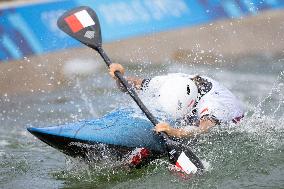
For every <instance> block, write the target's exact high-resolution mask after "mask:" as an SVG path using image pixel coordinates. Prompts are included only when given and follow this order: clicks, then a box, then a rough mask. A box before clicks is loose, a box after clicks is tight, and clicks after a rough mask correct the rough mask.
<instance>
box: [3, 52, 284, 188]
mask: <svg viewBox="0 0 284 189" xmlns="http://www.w3.org/2000/svg"><path fill="white" fill-rule="evenodd" d="M127 68H128V69H127V71H128V73H133V75H138V76H143V77H151V76H153V75H156V74H161V73H167V72H185V73H201V74H205V75H208V76H211V77H213V78H214V79H216V80H218V81H221V82H222V83H223V84H224V85H225V86H227V87H228V88H230V89H231V90H232V91H233V93H235V94H236V95H237V96H238V97H239V98H240V99H241V100H242V102H243V103H244V106H245V107H246V109H247V111H246V118H245V119H244V120H243V121H242V122H241V124H240V125H238V126H235V125H229V126H222V125H221V126H219V127H216V128H214V129H212V131H211V132H210V133H208V134H205V135H203V136H201V137H200V138H199V141H198V143H197V144H196V146H194V151H195V153H196V154H197V155H198V156H199V157H200V158H201V159H202V161H204V162H205V164H206V167H207V169H206V173H205V174H204V175H203V176H201V177H197V178H193V179H192V180H181V179H180V178H178V177H176V176H175V175H173V174H172V173H171V172H170V171H169V170H168V168H167V167H168V163H167V159H159V160H156V161H155V162H152V163H151V165H149V166H148V167H145V168H142V169H138V170H125V169H119V168H111V169H109V168H106V167H107V166H108V165H104V164H101V165H95V164H91V165H89V164H86V163H84V162H82V161H81V160H78V159H71V158H69V157H67V156H65V155H63V154H62V153H61V152H58V151H57V150H55V149H53V148H51V147H49V146H47V145H45V144H44V143H42V142H40V141H39V140H37V139H36V138H34V137H33V136H32V135H31V134H29V133H28V132H27V131H26V128H27V127H28V126H29V125H34V126H49V125H54V124H62V123H66V122H74V121H78V120H82V119H91V118H95V117H100V116H102V115H104V114H105V113H107V112H108V111H110V110H112V109H114V108H116V107H119V106H122V105H125V104H127V103H131V100H130V98H129V97H128V96H127V95H125V94H122V93H120V92H119V91H118V90H117V89H115V84H114V82H113V81H112V80H111V79H110V78H109V76H108V75H107V73H106V70H105V68H104V67H103V66H102V67H98V68H97V71H96V73H95V74H93V75H92V76H89V77H77V78H73V79H71V81H70V83H69V85H68V86H66V87H64V88H61V89H58V90H56V91H52V92H44V91H42V92H37V93H30V94H26V95H21V96H20V95H19V96H9V95H3V96H1V98H0V101H1V111H0V120H1V126H0V188H15V189H17V188H22V187H23V186H24V187H25V188H31V189H32V188H218V189H219V188H279V189H280V188H284V154H283V151H284V141H283V136H284V123H283V122H284V116H283V113H284V60H283V59H281V57H269V56H251V57H244V58H241V59H238V60H234V61H233V62H232V63H229V62H228V61H225V62H223V63H216V64H214V65H188V64H187V65H186V64H177V63H172V62H171V63H170V62H168V63H166V64H164V65H151V64H149V63H148V64H146V65H143V66H142V65H131V66H128V67H127ZM114 164H115V163H114Z"/></svg>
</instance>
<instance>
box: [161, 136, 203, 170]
mask: <svg viewBox="0 0 284 189" xmlns="http://www.w3.org/2000/svg"><path fill="white" fill-rule="evenodd" d="M166 146H167V148H168V156H169V159H170V162H171V163H172V164H174V165H176V166H177V167H178V168H179V169H181V170H182V171H183V172H184V173H186V174H188V175H190V174H195V173H202V172H203V170H204V166H203V164H202V162H201V161H200V160H199V158H198V157H197V156H196V155H195V154H194V153H193V152H192V151H191V149H190V148H189V147H187V146H185V145H181V144H180V143H177V142H175V141H172V140H168V141H166Z"/></svg>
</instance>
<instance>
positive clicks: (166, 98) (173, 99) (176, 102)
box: [157, 75, 198, 118]
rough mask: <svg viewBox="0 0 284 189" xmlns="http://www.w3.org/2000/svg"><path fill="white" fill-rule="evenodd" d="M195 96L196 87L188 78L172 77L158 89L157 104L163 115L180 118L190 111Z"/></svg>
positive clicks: (196, 94)
mask: <svg viewBox="0 0 284 189" xmlns="http://www.w3.org/2000/svg"><path fill="white" fill-rule="evenodd" d="M197 96H198V89H197V86H196V85H195V83H194V82H193V81H192V80H191V79H190V77H189V76H180V75H179V76H176V75H172V76H171V77H168V78H167V79H166V80H165V82H163V84H162V85H161V87H160V88H159V90H158V98H157V103H158V104H159V106H160V108H161V110H162V111H164V112H165V113H167V114H169V115H171V116H172V117H174V118H181V117H183V116H184V115H186V114H187V113H189V112H191V111H192V109H193V107H194V104H195V102H196V101H197Z"/></svg>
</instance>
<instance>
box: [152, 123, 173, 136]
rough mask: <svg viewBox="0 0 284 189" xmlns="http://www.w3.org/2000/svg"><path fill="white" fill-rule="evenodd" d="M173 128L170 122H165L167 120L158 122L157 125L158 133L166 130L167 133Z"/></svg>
mask: <svg viewBox="0 0 284 189" xmlns="http://www.w3.org/2000/svg"><path fill="white" fill-rule="evenodd" d="M171 129H172V128H171V126H170V125H169V124H168V123H165V122H161V123H158V124H157V125H156V126H155V131H156V132H157V133H159V132H165V133H167V134H169V133H170V132H171Z"/></svg>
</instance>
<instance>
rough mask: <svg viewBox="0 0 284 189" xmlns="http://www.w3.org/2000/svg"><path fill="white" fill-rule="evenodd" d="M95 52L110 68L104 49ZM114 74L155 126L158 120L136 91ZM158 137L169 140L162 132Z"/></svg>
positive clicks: (118, 74)
mask: <svg viewBox="0 0 284 189" xmlns="http://www.w3.org/2000/svg"><path fill="white" fill-rule="evenodd" d="M96 50H97V51H98V53H99V54H100V55H101V57H102V58H103V60H104V61H105V63H106V65H107V66H108V67H110V65H111V64H112V62H111V60H110V59H109V57H108V56H107V54H106V53H105V51H104V49H103V48H102V47H97V48H96ZM114 74H115V76H116V77H117V78H118V79H119V81H120V82H121V84H122V85H123V87H124V88H125V89H126V90H127V92H128V94H129V95H130V96H131V98H132V99H133V100H134V101H135V102H136V104H137V105H138V106H139V108H140V109H141V110H142V111H143V112H144V114H145V115H146V117H147V118H148V119H149V120H150V121H151V122H152V123H153V125H157V124H158V123H159V122H158V120H157V119H156V118H155V117H154V116H153V114H152V113H151V112H150V111H149V110H148V108H147V107H146V106H145V105H144V104H143V102H142V101H141V99H140V98H139V97H138V95H137V93H136V91H135V90H134V89H133V87H131V86H130V85H129V84H128V82H127V80H126V79H125V78H124V77H123V75H122V74H121V73H120V72H119V71H116V72H114ZM160 135H161V136H162V137H163V139H164V140H167V139H168V138H169V136H168V135H167V134H166V133H164V132H160Z"/></svg>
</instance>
